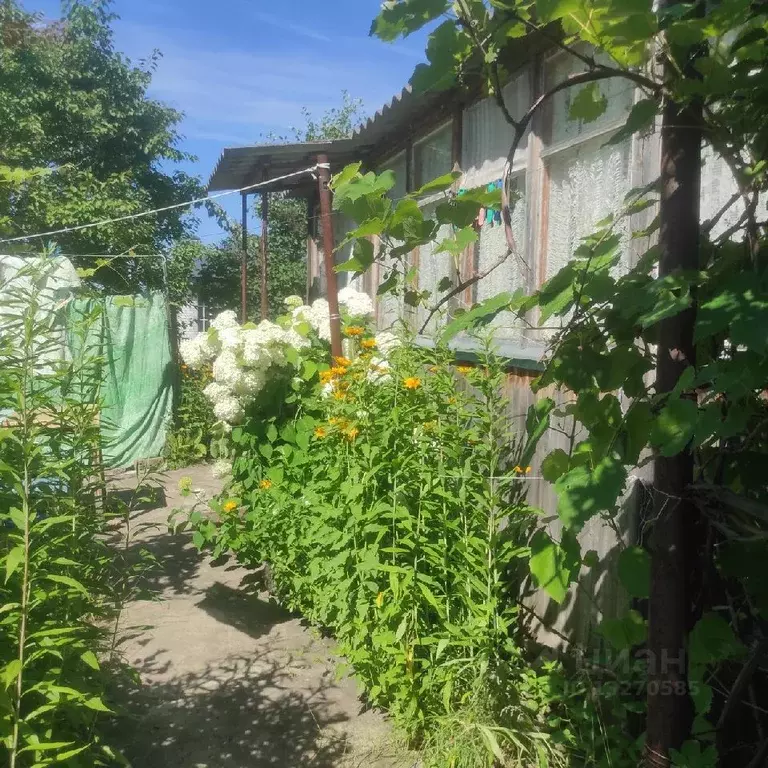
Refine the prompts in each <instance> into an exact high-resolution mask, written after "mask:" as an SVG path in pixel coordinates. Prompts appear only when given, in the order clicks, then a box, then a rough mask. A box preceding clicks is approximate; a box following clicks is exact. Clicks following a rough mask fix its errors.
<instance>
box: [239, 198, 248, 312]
mask: <svg viewBox="0 0 768 768" xmlns="http://www.w3.org/2000/svg"><path fill="white" fill-rule="evenodd" d="M242 199H243V218H242V235H243V241H242V254H241V256H240V322H241V323H247V322H248V193H247V192H243V193H242Z"/></svg>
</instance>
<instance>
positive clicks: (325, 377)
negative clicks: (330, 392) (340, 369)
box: [320, 370, 333, 384]
mask: <svg viewBox="0 0 768 768" xmlns="http://www.w3.org/2000/svg"><path fill="white" fill-rule="evenodd" d="M332 380H333V371H332V370H331V371H320V383H321V384H327V383H328V382H329V381H332Z"/></svg>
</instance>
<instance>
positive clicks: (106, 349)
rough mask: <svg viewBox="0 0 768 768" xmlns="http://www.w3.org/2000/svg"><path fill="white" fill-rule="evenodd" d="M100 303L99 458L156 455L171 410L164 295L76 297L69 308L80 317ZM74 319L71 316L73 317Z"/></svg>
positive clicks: (122, 460) (114, 463)
mask: <svg viewBox="0 0 768 768" xmlns="http://www.w3.org/2000/svg"><path fill="white" fill-rule="evenodd" d="M96 302H99V303H101V304H102V306H103V310H104V311H103V313H102V316H101V321H100V324H99V325H100V327H98V328H94V329H92V330H91V333H90V336H91V338H89V339H88V343H89V344H93V343H94V342H95V340H96V334H98V339H99V342H98V343H99V345H100V355H101V358H102V360H103V376H102V389H101V397H102V412H101V429H102V436H103V438H104V442H105V445H104V461H105V464H106V465H107V466H109V467H128V466H131V465H132V464H133V463H134V462H136V461H137V460H138V459H146V458H152V457H155V456H161V455H162V453H163V448H164V446H165V435H166V428H167V426H168V423H169V421H170V419H171V415H172V409H173V369H172V359H171V346H170V338H169V335H168V314H167V305H166V301H165V297H164V296H163V295H162V294H160V293H154V294H152V295H150V296H144V297H138V296H136V297H133V296H108V297H106V298H103V299H76V300H75V301H73V302H72V305H71V308H70V312H71V313H74V315H75V317H78V316H79V317H82V316H83V315H84V314H87V313H89V312H91V311H92V310H93V309H94V306H93V305H94V303H96ZM73 319H74V318H73Z"/></svg>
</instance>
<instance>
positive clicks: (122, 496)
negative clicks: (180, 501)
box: [107, 483, 168, 514]
mask: <svg viewBox="0 0 768 768" xmlns="http://www.w3.org/2000/svg"><path fill="white" fill-rule="evenodd" d="M167 504H168V502H167V499H166V493H165V488H164V487H163V486H162V485H153V484H150V483H142V484H141V485H139V486H138V487H137V488H110V489H109V491H107V509H108V510H109V511H110V512H112V513H113V514H114V513H118V512H122V511H123V510H126V509H130V511H131V513H134V512H150V511H152V510H154V509H162V508H163V507H165V506H167Z"/></svg>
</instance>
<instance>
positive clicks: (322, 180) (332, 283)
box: [317, 155, 341, 357]
mask: <svg viewBox="0 0 768 768" xmlns="http://www.w3.org/2000/svg"><path fill="white" fill-rule="evenodd" d="M317 165H318V169H317V183H318V191H319V193H320V223H321V225H322V228H323V260H324V261H325V282H326V285H327V286H328V309H329V310H330V313H331V354H332V355H333V356H334V357H340V356H341V316H340V315H339V291H338V287H337V285H336V272H335V271H334V263H333V219H332V218H331V190H330V189H329V188H328V184H329V183H330V181H331V169H330V165H329V163H328V156H327V155H318V156H317Z"/></svg>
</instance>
